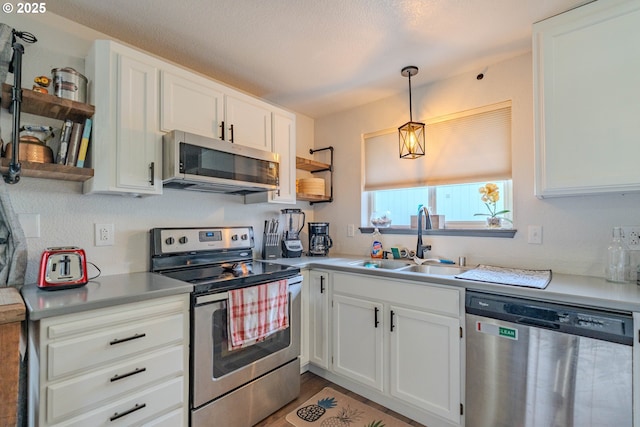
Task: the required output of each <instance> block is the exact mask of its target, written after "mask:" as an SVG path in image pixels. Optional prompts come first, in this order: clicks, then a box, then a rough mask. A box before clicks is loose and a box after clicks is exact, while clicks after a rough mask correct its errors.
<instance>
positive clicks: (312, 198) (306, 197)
mask: <svg viewBox="0 0 640 427" xmlns="http://www.w3.org/2000/svg"><path fill="white" fill-rule="evenodd" d="M296 199H297V200H302V201H303V202H330V201H331V197H329V196H318V195H316V194H305V193H296Z"/></svg>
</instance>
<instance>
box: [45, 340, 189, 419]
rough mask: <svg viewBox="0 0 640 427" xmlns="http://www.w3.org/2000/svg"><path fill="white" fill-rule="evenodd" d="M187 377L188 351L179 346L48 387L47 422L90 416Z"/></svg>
mask: <svg viewBox="0 0 640 427" xmlns="http://www.w3.org/2000/svg"><path fill="white" fill-rule="evenodd" d="M183 374H184V347H183V346H175V347H171V348H169V349H164V350H161V351H157V352H153V353H151V354H149V355H144V356H141V357H138V358H136V359H132V360H131V361H128V360H127V361H126V362H123V363H120V364H117V365H113V366H110V367H109V368H106V369H100V370H97V371H94V372H91V373H88V374H86V375H82V376H79V377H74V378H72V379H69V380H66V381H62V382H58V383H56V384H51V385H48V386H47V393H46V396H47V421H48V422H49V423H53V422H55V421H58V420H61V419H63V418H67V417H69V416H72V415H74V414H73V413H74V412H75V413H76V414H80V413H84V412H87V411H89V410H91V409H94V408H95V407H97V406H100V402H102V401H104V400H107V399H112V398H114V397H117V396H119V395H124V394H126V393H129V392H132V391H134V390H136V389H141V388H143V387H146V386H148V385H149V384H152V383H156V382H158V381H160V380H162V379H163V378H171V377H175V376H179V375H183Z"/></svg>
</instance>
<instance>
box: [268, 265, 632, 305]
mask: <svg viewBox="0 0 640 427" xmlns="http://www.w3.org/2000/svg"><path fill="white" fill-rule="evenodd" d="M358 259H365V258H364V257H357V256H349V255H344V256H340V255H335V256H330V257H301V258H279V259H277V260H270V261H272V262H278V263H281V264H285V265H294V266H296V267H300V268H324V269H331V270H338V271H344V272H351V273H360V274H369V275H373V276H377V277H389V278H393V279H401V280H411V281H418V282H428V283H436V284H442V285H448V286H457V287H463V288H466V289H473V290H478V291H485V292H491V293H497V294H503V295H513V296H519V297H524V298H532V299H536V300H545V301H551V302H559V303H567V304H577V305H583V306H589V307H595V308H601V309H607V310H616V311H626V312H632V311H638V312H640V286H638V285H636V284H635V283H611V282H607V281H606V280H604V279H603V278H601V277H590V276H577V275H570V274H555V273H552V278H551V282H550V283H549V285H547V287H546V288H545V289H534V288H526V287H521V286H509V285H499V284H492V283H484V282H476V281H471V280H463V279H456V278H455V277H454V276H441V275H428V274H425V273H414V272H409V271H397V270H387V269H371V268H364V267H358V266H354V265H352V264H351V263H353V261H354V260H358ZM406 261H407V262H412V261H411V260H409V259H407V260H406ZM467 267H468V268H473V266H467Z"/></svg>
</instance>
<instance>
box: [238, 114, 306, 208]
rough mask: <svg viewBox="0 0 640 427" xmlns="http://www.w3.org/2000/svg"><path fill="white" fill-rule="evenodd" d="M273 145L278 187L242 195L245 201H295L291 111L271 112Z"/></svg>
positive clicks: (292, 120)
mask: <svg viewBox="0 0 640 427" xmlns="http://www.w3.org/2000/svg"><path fill="white" fill-rule="evenodd" d="M271 129H272V137H273V146H272V149H271V150H270V151H273V152H274V153H278V156H279V160H278V162H279V187H278V190H276V191H270V192H267V193H253V194H247V195H246V196H244V200H245V203H265V202H267V203H283V204H294V203H295V202H296V163H295V158H296V157H295V152H296V118H295V115H294V114H292V113H288V112H286V111H283V110H274V111H273V113H272V123H271Z"/></svg>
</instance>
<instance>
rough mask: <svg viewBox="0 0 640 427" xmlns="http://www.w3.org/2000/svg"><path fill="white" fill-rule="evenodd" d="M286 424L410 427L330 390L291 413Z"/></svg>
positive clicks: (344, 426)
mask: <svg viewBox="0 0 640 427" xmlns="http://www.w3.org/2000/svg"><path fill="white" fill-rule="evenodd" d="M286 420H287V421H288V422H289V423H290V424H293V425H294V426H296V427H314V426H317V427H411V426H410V425H409V424H407V423H405V422H402V421H400V420H398V419H396V418H393V417H392V416H391V415H387V414H385V413H384V412H381V411H378V410H377V409H375V408H372V407H370V406H368V405H366V404H364V403H361V402H358V401H357V400H355V399H352V398H350V397H348V396H345V395H344V394H342V393H338V392H337V391H335V390H334V389H332V388H331V387H325V388H324V389H322V391H321V392H320V393H318V394H316V395H315V396H313V397H312V398H311V399H309V400H307V401H306V402H305V403H303V404H302V405H301V406H299V407H298V408H296V409H295V410H294V411H293V412H291V413H289V414H288V415H287V417H286Z"/></svg>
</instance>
